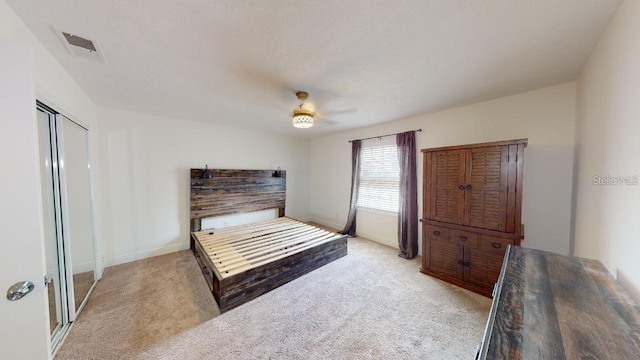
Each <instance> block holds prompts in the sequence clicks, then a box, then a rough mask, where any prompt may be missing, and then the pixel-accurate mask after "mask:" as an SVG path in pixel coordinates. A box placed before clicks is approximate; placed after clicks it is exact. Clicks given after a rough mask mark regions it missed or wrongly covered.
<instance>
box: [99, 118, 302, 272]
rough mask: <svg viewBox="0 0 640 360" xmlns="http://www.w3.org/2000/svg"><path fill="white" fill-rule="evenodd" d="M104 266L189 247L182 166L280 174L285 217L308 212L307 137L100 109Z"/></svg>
mask: <svg viewBox="0 0 640 360" xmlns="http://www.w3.org/2000/svg"><path fill="white" fill-rule="evenodd" d="M100 147H101V157H100V163H101V165H102V167H101V171H100V172H99V176H100V178H101V182H102V184H103V186H102V189H101V191H102V194H101V198H102V200H103V201H102V218H101V223H102V224H103V237H104V239H106V241H105V242H104V256H105V262H106V264H107V265H113V264H119V263H123V262H128V261H133V260H137V259H142V258H145V257H149V256H154V255H160V254H164V253H168V252H172V251H177V250H181V249H187V248H188V247H189V241H188V240H189V231H190V228H189V169H190V168H203V167H204V166H205V164H208V165H209V167H210V168H222V169H276V168H277V167H280V168H281V169H282V170H286V171H287V203H286V215H287V216H292V217H295V218H298V219H305V218H307V216H308V210H309V161H308V154H309V145H308V140H294V139H291V138H288V137H283V136H276V135H268V134H263V133H258V132H252V131H247V130H239V129H233V128H228V127H222V126H217V125H209V124H206V123H204V122H194V121H186V120H180V119H174V118H164V117H159V116H152V115H144V114H140V113H134V112H128V111H123V110H116V109H109V108H101V109H100Z"/></svg>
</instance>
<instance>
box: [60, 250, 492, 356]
mask: <svg viewBox="0 0 640 360" xmlns="http://www.w3.org/2000/svg"><path fill="white" fill-rule="evenodd" d="M419 268H420V259H419V258H416V259H413V260H404V259H401V258H399V257H398V256H397V255H396V250H394V249H392V248H389V247H386V246H383V245H379V244H377V243H375V242H371V241H368V240H365V239H361V238H351V239H349V255H347V256H346V257H344V258H341V259H339V260H337V261H335V262H333V263H331V264H328V265H326V266H324V267H322V268H320V269H318V270H315V271H313V272H311V273H309V274H307V275H305V276H303V277H301V278H299V279H296V280H294V281H292V282H290V283H288V284H286V285H284V286H282V287H280V288H278V289H275V290H273V291H271V292H269V293H267V294H265V295H262V296H261V297H259V298H257V299H255V300H253V301H251V302H248V303H246V304H244V305H242V306H240V307H238V308H236V309H233V310H231V311H229V312H226V313H225V314H223V315H220V313H219V311H218V308H217V305H216V303H215V301H214V299H213V296H211V294H210V293H209V291H208V290H209V289H208V287H207V285H206V283H205V281H204V278H203V277H202V274H201V272H200V269H199V268H198V265H197V264H196V261H195V260H194V258H193V255H192V254H191V252H190V251H181V252H178V253H173V254H168V255H163V256H158V257H155V258H150V259H145V260H141V261H137V262H133V263H129V264H123V265H118V266H115V267H111V268H108V269H107V270H106V271H105V274H104V277H103V279H102V280H101V281H100V282H99V283H98V285H97V287H96V289H95V290H94V293H93V295H92V296H91V299H90V300H89V302H88V304H87V306H86V307H85V309H84V311H83V313H82V314H81V315H80V318H79V319H78V320H77V321H76V322H75V324H74V326H73V327H72V329H71V330H70V333H69V335H68V337H67V339H66V341H65V343H64V344H63V345H62V347H61V349H60V350H59V351H58V354H57V356H56V359H57V360H63V359H347V358H348V359H471V358H473V356H474V355H475V349H476V346H477V345H478V343H479V341H480V340H481V337H482V334H483V330H484V324H485V321H486V317H487V315H488V312H489V307H490V305H491V301H490V299H487V298H485V297H482V296H479V295H476V294H473V293H470V292H468V291H466V290H462V289H460V288H457V287H454V286H452V285H449V284H447V283H444V282H441V281H439V280H436V279H434V278H431V277H429V276H426V275H423V274H421V273H419V272H418V269H419Z"/></svg>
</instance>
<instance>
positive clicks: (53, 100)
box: [0, 0, 102, 276]
mask: <svg viewBox="0 0 640 360" xmlns="http://www.w3.org/2000/svg"><path fill="white" fill-rule="evenodd" d="M0 37H2V38H7V39H11V40H13V41H16V42H18V43H21V44H24V45H26V46H28V47H29V48H30V49H31V52H32V58H33V82H34V84H35V91H36V98H37V99H38V100H41V101H43V102H44V103H45V104H47V105H49V106H51V107H53V108H54V109H55V110H57V111H59V112H61V113H63V114H65V115H66V116H68V117H70V118H71V119H73V120H74V121H77V122H79V123H82V124H83V125H85V126H86V127H88V128H89V129H90V130H89V144H90V147H91V149H90V152H91V166H92V171H96V170H97V169H99V164H98V161H97V155H98V146H97V137H96V135H97V131H98V127H97V112H96V106H95V104H94V102H93V101H92V100H91V99H90V98H89V97H88V96H87V94H86V93H85V92H84V91H83V90H82V89H81V88H80V86H79V85H78V84H77V83H76V82H75V81H74V80H73V79H72V78H71V76H70V75H69V74H68V73H67V72H66V71H65V70H64V68H63V67H62V66H61V65H60V63H58V62H57V61H56V60H55V59H54V57H53V56H52V55H51V54H50V53H49V52H48V51H47V49H46V48H45V47H44V46H43V45H42V44H41V43H40V42H39V41H38V40H37V39H36V37H35V36H34V35H33V33H32V32H31V31H30V30H29V29H28V28H27V26H26V25H25V24H24V23H23V22H22V20H21V19H20V18H19V17H18V16H17V15H16V14H15V13H14V12H13V10H12V9H11V7H9V5H8V4H7V3H6V2H5V1H4V0H0ZM34 109H35V103H34ZM13 155H14V156H19V154H13ZM97 186H99V185H98V184H97V182H95V181H94V187H97ZM99 202H100V199H99V198H96V199H95V204H94V209H96V211H97V209H98V208H99ZM96 227H97V228H99V224H96ZM97 237H98V239H97V242H98V243H99V242H100V235H99V231H97ZM98 250H99V249H98ZM98 268H99V271H98V275H99V276H100V275H101V268H102V267H101V264H98Z"/></svg>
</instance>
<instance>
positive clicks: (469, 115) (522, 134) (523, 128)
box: [311, 82, 575, 254]
mask: <svg viewBox="0 0 640 360" xmlns="http://www.w3.org/2000/svg"><path fill="white" fill-rule="evenodd" d="M574 127H575V83H573V82H571V83H566V84H562V85H558V86H553V87H549V88H546V89H541V90H536V91H531V92H527V93H523V94H519V95H514V96H509V97H505V98H501V99H497V100H493V101H488V102H483V103H479V104H474V105H469V106H464V107H459V108H455V109H451V110H447V111H442V112H439V113H434V114H425V115H419V116H415V117H412V118H408V119H402V120H397V121H393V122H389V123H386V124H382V125H378V126H372V127H367V128H362V129H357V130H353V131H348V132H343V133H340V134H337V135H333V136H328V137H325V138H321V139H316V140H313V141H312V142H311V165H312V166H311V218H312V219H313V220H314V221H317V222H319V223H322V224H325V225H329V226H333V227H337V228H342V226H343V225H344V222H345V221H346V216H347V212H348V207H349V186H350V181H351V144H349V143H348V140H351V139H357V138H364V137H369V136H376V135H382V134H388V133H395V132H402V131H407V130H414V129H418V128H422V129H423V132H421V133H416V146H417V148H418V152H419V151H420V149H424V148H430V147H439V146H447V145H461V144H471V143H480V142H488V141H499V140H509V139H519V138H528V139H529V145H528V147H527V148H526V149H525V163H524V164H525V165H524V173H525V175H524V194H523V209H522V222H523V224H525V240H524V242H523V246H527V247H531V248H537V249H543V250H548V251H554V252H558V253H561V254H568V253H569V244H570V240H569V239H570V219H571V193H572V168H573V143H574ZM372 141H374V142H375V141H376V140H372ZM365 145H366V143H365ZM418 159H419V161H418V179H419V180H418V189H419V193H420V194H421V193H422V190H421V189H422V179H421V178H422V154H421V153H419V154H418ZM419 207H420V213H422V201H421V199H420V201H419ZM357 221H358V222H357V226H358V234H360V235H361V236H364V237H367V238H370V239H372V240H376V241H379V242H382V243H385V244H389V245H392V246H396V247H397V236H396V227H397V225H396V224H397V220H396V217H395V216H389V215H386V214H381V213H371V212H364V211H360V212H359V216H358V219H357Z"/></svg>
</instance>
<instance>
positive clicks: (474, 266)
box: [463, 248, 504, 289]
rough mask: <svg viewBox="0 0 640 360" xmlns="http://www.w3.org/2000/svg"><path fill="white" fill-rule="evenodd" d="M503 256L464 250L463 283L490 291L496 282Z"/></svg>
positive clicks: (475, 250)
mask: <svg viewBox="0 0 640 360" xmlns="http://www.w3.org/2000/svg"><path fill="white" fill-rule="evenodd" d="M503 259H504V255H503V256H498V255H496V254H493V253H488V252H484V251H481V250H478V249H473V248H465V249H464V261H465V264H466V265H465V268H464V277H463V279H464V281H466V282H468V283H470V284H473V285H476V286H479V287H483V288H487V289H491V288H492V287H493V284H495V283H496V281H498V277H499V276H500V270H501V268H502V260H503Z"/></svg>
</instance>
